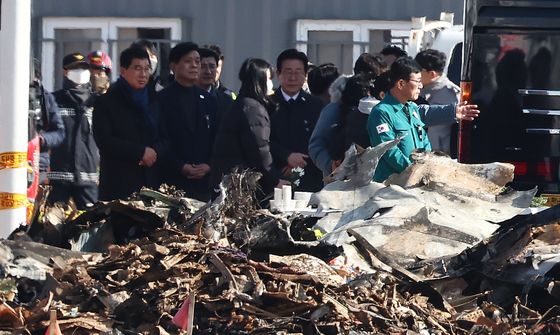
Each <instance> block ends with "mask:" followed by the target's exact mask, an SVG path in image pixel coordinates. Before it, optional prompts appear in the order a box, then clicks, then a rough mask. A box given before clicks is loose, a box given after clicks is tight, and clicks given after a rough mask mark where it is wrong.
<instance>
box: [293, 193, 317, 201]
mask: <svg viewBox="0 0 560 335" xmlns="http://www.w3.org/2000/svg"><path fill="white" fill-rule="evenodd" d="M312 194H313V193H311V192H294V199H295V200H304V201H307V202H309V200H310V199H311V195H312Z"/></svg>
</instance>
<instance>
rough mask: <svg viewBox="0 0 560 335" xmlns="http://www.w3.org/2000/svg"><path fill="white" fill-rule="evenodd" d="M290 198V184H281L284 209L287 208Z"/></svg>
mask: <svg viewBox="0 0 560 335" xmlns="http://www.w3.org/2000/svg"><path fill="white" fill-rule="evenodd" d="M290 200H292V187H291V186H290V185H283V186H282V207H284V210H286V208H288V206H289V203H290Z"/></svg>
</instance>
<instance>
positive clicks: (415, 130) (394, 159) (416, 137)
mask: <svg viewBox="0 0 560 335" xmlns="http://www.w3.org/2000/svg"><path fill="white" fill-rule="evenodd" d="M421 70H422V69H421V68H420V66H419V65H418V63H416V62H415V61H414V60H413V59H412V58H410V57H401V58H399V59H397V60H396V61H395V62H394V63H393V64H392V65H391V69H390V70H389V71H390V73H389V77H390V85H391V89H390V90H389V94H387V95H386V96H385V98H384V99H383V100H382V101H381V102H380V103H379V104H377V106H375V108H373V110H372V111H371V113H370V114H369V118H368V124H367V129H368V133H369V138H370V141H371V145H372V146H376V145H378V144H380V143H382V142H387V141H391V140H394V139H395V138H397V137H402V139H401V141H400V142H399V144H398V145H397V146H396V147H393V148H391V149H390V150H389V151H387V152H386V153H385V154H384V155H383V156H382V157H381V159H380V160H379V164H378V165H377V169H376V170H375V174H374V176H373V180H374V181H377V182H382V181H384V180H385V179H387V177H389V176H390V175H391V174H393V173H400V172H402V171H403V170H404V169H406V167H408V166H409V165H410V164H411V161H410V158H409V157H410V154H411V153H412V151H413V150H415V149H424V150H428V151H431V149H432V147H431V145H430V141H429V140H428V136H427V134H426V129H425V128H424V122H422V120H421V119H420V112H419V110H418V106H417V105H416V104H415V103H413V102H411V101H412V100H416V99H417V98H418V95H419V93H420V89H422V82H421V75H420V72H421Z"/></svg>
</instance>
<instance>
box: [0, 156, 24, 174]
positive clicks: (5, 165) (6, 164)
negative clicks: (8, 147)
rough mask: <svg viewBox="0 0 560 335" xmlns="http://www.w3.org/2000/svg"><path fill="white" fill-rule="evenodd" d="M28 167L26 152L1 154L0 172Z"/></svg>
mask: <svg viewBox="0 0 560 335" xmlns="http://www.w3.org/2000/svg"><path fill="white" fill-rule="evenodd" d="M25 166H27V153H26V152H2V153H0V170H2V169H16V168H21V167H25Z"/></svg>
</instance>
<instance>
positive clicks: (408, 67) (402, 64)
mask: <svg viewBox="0 0 560 335" xmlns="http://www.w3.org/2000/svg"><path fill="white" fill-rule="evenodd" d="M421 71H422V68H421V67H420V65H418V63H416V61H415V60H414V59H412V57H409V56H406V57H399V58H397V59H396V60H395V61H394V62H393V64H391V69H390V70H389V83H390V86H391V87H394V86H395V84H396V83H397V82H398V81H399V80H401V79H403V80H406V81H409V80H410V75H411V74H413V73H420V72H421Z"/></svg>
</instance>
